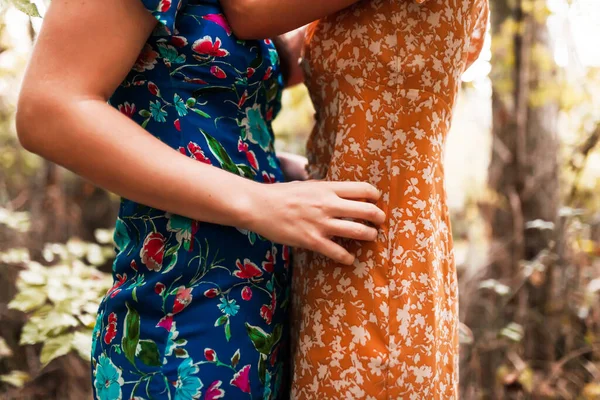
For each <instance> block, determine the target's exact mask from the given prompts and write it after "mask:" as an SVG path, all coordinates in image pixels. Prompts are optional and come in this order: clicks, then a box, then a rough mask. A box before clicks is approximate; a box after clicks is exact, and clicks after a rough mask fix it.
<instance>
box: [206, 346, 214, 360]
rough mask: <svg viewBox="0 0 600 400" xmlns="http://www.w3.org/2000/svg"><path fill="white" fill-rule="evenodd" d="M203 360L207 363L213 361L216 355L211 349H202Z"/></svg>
mask: <svg viewBox="0 0 600 400" xmlns="http://www.w3.org/2000/svg"><path fill="white" fill-rule="evenodd" d="M204 358H206V360H207V361H215V360H216V359H217V353H215V351H214V350H213V349H209V348H206V349H204Z"/></svg>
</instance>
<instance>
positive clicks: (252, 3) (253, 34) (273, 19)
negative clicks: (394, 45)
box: [221, 0, 358, 39]
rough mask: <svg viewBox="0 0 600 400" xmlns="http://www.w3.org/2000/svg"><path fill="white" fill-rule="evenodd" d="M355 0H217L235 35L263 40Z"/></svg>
mask: <svg viewBox="0 0 600 400" xmlns="http://www.w3.org/2000/svg"><path fill="white" fill-rule="evenodd" d="M357 1H358V0H286V1H281V0H221V4H222V5H223V8H224V10H225V14H226V16H227V19H228V21H229V23H230V24H231V27H232V28H233V30H234V32H235V34H236V35H237V36H238V37H240V38H242V39H264V38H267V37H275V36H279V35H281V34H283V33H285V32H289V31H292V30H294V29H296V28H299V27H301V26H304V25H306V24H308V23H311V22H313V21H315V20H317V19H320V18H323V17H325V16H327V15H330V14H333V13H335V12H337V11H340V10H343V9H344V8H346V7H348V6H350V5H352V4H354V3H356V2H357Z"/></svg>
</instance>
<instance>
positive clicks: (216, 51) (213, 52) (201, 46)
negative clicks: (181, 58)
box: [192, 36, 229, 57]
mask: <svg viewBox="0 0 600 400" xmlns="http://www.w3.org/2000/svg"><path fill="white" fill-rule="evenodd" d="M192 50H194V51H195V52H196V53H198V54H201V55H205V56H210V57H225V56H228V55H229V52H228V51H227V50H225V49H222V48H221V39H219V38H216V39H215V41H214V43H213V40H212V38H211V37H210V36H204V37H203V38H202V39H198V40H196V41H195V42H194V44H192Z"/></svg>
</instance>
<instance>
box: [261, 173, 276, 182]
mask: <svg viewBox="0 0 600 400" xmlns="http://www.w3.org/2000/svg"><path fill="white" fill-rule="evenodd" d="M262 177H263V182H264V183H275V181H276V180H275V175H273V174H268V173H266V172H265V171H263V173H262Z"/></svg>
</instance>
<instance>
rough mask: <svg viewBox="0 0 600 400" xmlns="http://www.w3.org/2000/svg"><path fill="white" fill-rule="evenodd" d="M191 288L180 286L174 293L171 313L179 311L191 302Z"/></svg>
mask: <svg viewBox="0 0 600 400" xmlns="http://www.w3.org/2000/svg"><path fill="white" fill-rule="evenodd" d="M192 297H193V296H192V288H186V287H185V286H180V287H179V288H178V289H177V294H176V295H175V304H174V305H173V314H177V313H180V312H181V311H183V309H184V308H186V307H187V306H188V304H190V303H191V302H192Z"/></svg>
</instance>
